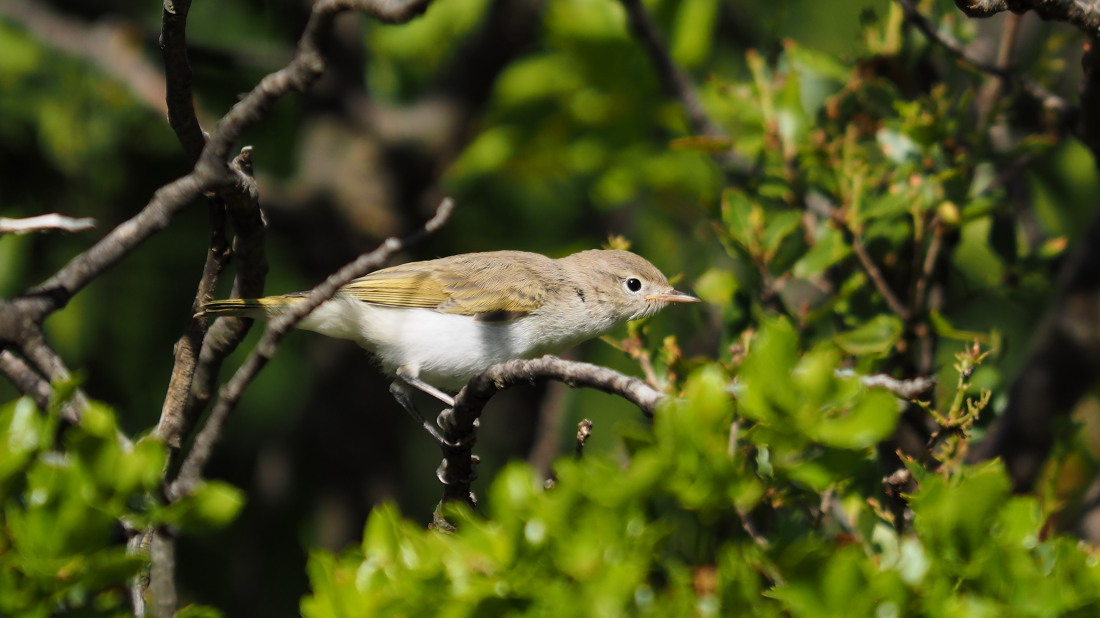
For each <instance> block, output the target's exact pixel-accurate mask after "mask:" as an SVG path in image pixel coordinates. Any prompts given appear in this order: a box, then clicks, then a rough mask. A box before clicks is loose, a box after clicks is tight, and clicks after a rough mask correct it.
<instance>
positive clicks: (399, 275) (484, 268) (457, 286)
mask: <svg viewBox="0 0 1100 618" xmlns="http://www.w3.org/2000/svg"><path fill="white" fill-rule="evenodd" d="M540 257H541V256H540ZM463 258H466V259H463ZM343 292H344V293H345V294H347V295H349V296H351V297H352V298H355V299H358V300H361V301H363V302H367V303H372V304H376V305H386V306H390V307H421V308H425V309H435V310H438V311H442V312H445V313H454V314H459V315H472V316H476V317H478V318H479V319H484V320H506V319H511V318H515V317H519V316H521V315H525V314H527V313H530V312H532V311H534V310H535V309H537V308H538V307H539V306H541V305H542V303H543V300H544V299H545V297H546V287H545V286H544V285H542V284H541V283H540V280H539V278H537V277H535V276H533V274H532V271H531V267H530V265H529V264H526V263H524V262H522V261H521V262H516V261H514V260H500V259H493V260H489V259H485V258H482V259H478V260H470V259H468V258H467V256H455V257H453V258H442V259H438V260H432V261H431V262H412V263H410V264H403V265H401V266H394V267H392V268H386V269H383V270H379V271H375V272H373V273H371V274H369V275H367V276H365V277H362V278H360V279H356V280H355V281H352V282H351V283H349V284H348V285H347V286H345V287H344V288H343Z"/></svg>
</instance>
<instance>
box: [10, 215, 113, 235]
mask: <svg viewBox="0 0 1100 618" xmlns="http://www.w3.org/2000/svg"><path fill="white" fill-rule="evenodd" d="M94 227H95V219H92V218H91V217H80V218H73V217H66V216H65V215H59V214H57V213H51V214H48V215H37V216H34V217H24V218H22V219H10V218H8V217H0V234H26V233H28V232H44V231H49V230H58V231H61V232H83V231H85V230H90V229H92V228H94Z"/></svg>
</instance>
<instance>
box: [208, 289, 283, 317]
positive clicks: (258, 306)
mask: <svg viewBox="0 0 1100 618" xmlns="http://www.w3.org/2000/svg"><path fill="white" fill-rule="evenodd" d="M299 300H302V297H301V296H296V295H293V294H287V295H283V296H267V297H265V298H230V299H227V300H212V301H210V302H208V303H206V304H205V305H203V306H202V309H199V313H198V315H199V316H215V317H216V316H223V315H227V316H238V317H242V318H253V319H256V318H266V317H270V316H273V315H276V314H278V313H280V312H281V311H282V310H283V309H286V308H287V307H289V306H290V305H292V304H293V303H295V302H297V301H299Z"/></svg>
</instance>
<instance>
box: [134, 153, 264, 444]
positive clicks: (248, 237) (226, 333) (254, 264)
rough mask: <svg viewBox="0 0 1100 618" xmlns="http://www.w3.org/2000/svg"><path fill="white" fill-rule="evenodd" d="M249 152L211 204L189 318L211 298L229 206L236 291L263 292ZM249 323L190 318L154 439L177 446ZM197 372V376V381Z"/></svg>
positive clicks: (260, 224)
mask: <svg viewBox="0 0 1100 618" xmlns="http://www.w3.org/2000/svg"><path fill="white" fill-rule="evenodd" d="M251 152H252V149H251V147H245V148H244V149H242V151H241V154H240V155H238V156H237V158H236V159H234V160H233V164H232V170H233V171H234V173H235V174H236V176H237V178H238V183H237V184H236V185H235V186H234V188H233V189H232V190H227V191H223V192H222V193H220V194H219V195H218V196H216V197H215V198H214V200H213V202H212V204H211V209H210V212H211V215H210V216H211V219H210V224H211V237H210V249H209V251H208V252H207V255H206V264H205V266H204V267H203V275H202V278H201V279H200V281H199V286H198V290H197V291H196V294H195V301H194V304H193V305H192V312H191V314H192V315H193V316H194V315H195V314H197V313H198V310H199V308H200V307H201V306H202V305H203V304H204V303H206V302H207V301H209V300H211V299H212V298H213V295H214V287H215V285H216V284H217V281H218V278H219V277H220V275H221V272H222V270H223V269H224V268H225V265H226V262H227V261H228V259H229V248H228V242H227V239H226V237H225V213H226V210H227V209H228V213H229V216H230V218H231V219H232V221H233V228H234V230H235V231H236V242H235V243H234V247H233V253H234V255H236V256H237V258H238V260H237V265H238V266H237V278H236V282H235V284H234V293H235V294H236V295H239V296H245V297H254V296H260V295H261V294H262V292H263V285H264V279H265V278H266V276H267V258H266V256H265V253H264V236H265V227H266V224H265V222H264V220H263V215H262V213H261V212H260V207H259V192H258V189H257V188H256V183H255V181H254V180H253V178H252V160H251ZM250 327H251V321H250V320H239V319H234V320H219V321H218V322H217V323H216V324H215V325H214V328H212V329H211V332H207V330H206V319H205V318H201V317H193V318H192V319H191V320H190V322H189V323H188V326H187V328H186V330H185V331H184V334H183V336H181V337H180V339H179V341H178V342H177V343H176V347H175V353H176V361H175V364H174V366H173V370H172V378H171V380H170V382H169V386H168V392H167V395H166V396H165V399H164V406H163V408H162V409H161V417H160V421H159V422H158V423H157V429H156V434H157V436H158V437H160V438H161V439H162V440H165V441H166V442H167V443H168V444H169V445H171V446H173V447H178V446H179V443H180V436H181V434H182V433H183V432H185V431H187V429H188V427H189V425H190V424H191V423H192V422H194V419H195V418H196V417H197V416H198V413H199V411H200V410H202V409H203V408H204V407H205V406H206V403H207V401H209V399H210V393H211V392H212V391H213V389H214V383H215V382H216V380H217V374H218V370H219V369H220V367H221V363H222V361H223V360H224V359H225V357H226V356H227V355H228V354H229V353H231V352H232V351H233V350H234V349H236V347H237V345H238V344H239V343H240V341H241V340H242V339H243V338H244V336H245V334H246V333H247V332H248V330H249V328H250ZM204 335H205V336H204ZM204 352H205V354H204ZM196 376H197V377H198V380H199V382H198V383H197V384H196ZM204 395H205V396H204Z"/></svg>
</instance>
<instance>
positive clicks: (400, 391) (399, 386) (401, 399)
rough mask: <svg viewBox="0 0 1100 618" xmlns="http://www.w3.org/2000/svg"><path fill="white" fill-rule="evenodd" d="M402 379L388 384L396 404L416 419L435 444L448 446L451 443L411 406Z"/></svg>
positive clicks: (410, 400)
mask: <svg viewBox="0 0 1100 618" xmlns="http://www.w3.org/2000/svg"><path fill="white" fill-rule="evenodd" d="M403 379H404V378H401V377H399V378H398V379H397V380H394V381H393V382H391V383H390V394H391V395H393V398H394V399H396V400H397V403H399V404H401V407H402V408H405V411H406V412H408V413H409V415H410V416H412V417H413V418H414V419H416V422H418V423H420V426H421V427H423V428H424V430H425V431H427V432H428V433H429V434H431V436H432V437H433V438H435V441H436V442H438V443H440V444H442V445H447V446H450V445H451V443H450V442H448V441H447V439H446V438H444V437H443V434H441V433H439V430H438V429H436V428H435V426H434V425H432V424H431V423H429V422H428V420H427V419H425V418H424V416H423V415H422V414H420V411H419V410H417V409H416V406H415V405H413V402H412V398H411V397H409V390H408V388H406V386H405V383H404V382H403V381H402V380H403ZM452 401H453V400H452ZM452 405H453V403H452Z"/></svg>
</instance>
